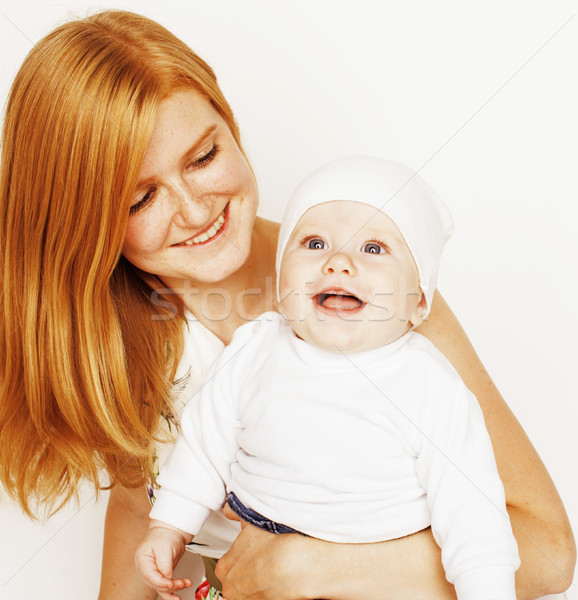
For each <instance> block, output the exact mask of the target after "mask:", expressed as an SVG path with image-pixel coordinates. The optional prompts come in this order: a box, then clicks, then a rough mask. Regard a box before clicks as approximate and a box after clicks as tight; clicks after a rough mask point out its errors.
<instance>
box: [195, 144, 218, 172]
mask: <svg viewBox="0 0 578 600" xmlns="http://www.w3.org/2000/svg"><path fill="white" fill-rule="evenodd" d="M219 150H220V147H219V146H217V144H214V145H213V147H212V148H211V149H210V150H209V151H208V152H207V153H206V154H204V155H203V156H201V157H200V158H196V159H195V160H193V161H192V162H190V163H189V164H188V165H187V167H188V168H190V169H201V168H203V167H204V166H206V165H208V164H209V163H210V162H211V161H212V160H213V159H214V158H215V156H217V153H218V152H219Z"/></svg>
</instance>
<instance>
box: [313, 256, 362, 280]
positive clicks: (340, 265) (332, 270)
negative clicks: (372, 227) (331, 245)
mask: <svg viewBox="0 0 578 600" xmlns="http://www.w3.org/2000/svg"><path fill="white" fill-rule="evenodd" d="M322 271H323V273H324V274H325V275H340V274H341V273H345V274H347V275H349V276H350V277H355V275H357V269H356V267H355V265H354V264H353V261H352V260H351V258H350V256H349V254H347V253H346V252H335V253H334V254H332V255H331V256H330V257H329V258H328V259H327V261H326V262H325V264H324V265H323V267H322Z"/></svg>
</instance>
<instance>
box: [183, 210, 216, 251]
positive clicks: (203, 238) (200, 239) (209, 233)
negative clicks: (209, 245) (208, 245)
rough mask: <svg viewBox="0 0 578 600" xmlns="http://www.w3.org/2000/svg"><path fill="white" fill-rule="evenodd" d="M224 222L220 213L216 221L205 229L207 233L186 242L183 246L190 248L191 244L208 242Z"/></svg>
mask: <svg viewBox="0 0 578 600" xmlns="http://www.w3.org/2000/svg"><path fill="white" fill-rule="evenodd" d="M224 222H225V216H224V215H223V214H222V213H221V214H220V215H219V217H218V219H217V220H216V221H215V222H214V223H213V224H212V225H211V227H210V229H207V231H205V232H203V233H201V235H198V236H196V237H194V238H191V239H190V240H187V241H186V242H185V246H192V245H193V244H200V243H201V242H206V241H207V240H210V239H211V238H212V237H213V236H214V235H215V234H216V233H217V231H219V229H221V227H222V226H223V223H224Z"/></svg>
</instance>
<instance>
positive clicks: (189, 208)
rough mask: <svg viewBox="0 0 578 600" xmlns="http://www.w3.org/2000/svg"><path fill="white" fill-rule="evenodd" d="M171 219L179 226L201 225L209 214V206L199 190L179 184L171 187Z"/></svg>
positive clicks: (205, 221)
mask: <svg viewBox="0 0 578 600" xmlns="http://www.w3.org/2000/svg"><path fill="white" fill-rule="evenodd" d="M172 195H173V210H174V216H173V220H174V222H175V224H176V225H178V226H179V227H201V226H202V225H205V224H206V223H207V219H209V218H210V216H211V207H210V206H209V203H208V202H207V200H206V198H205V197H204V196H203V194H202V193H200V191H199V190H194V189H192V187H191V186H185V185H179V186H174V188H173V194H172Z"/></svg>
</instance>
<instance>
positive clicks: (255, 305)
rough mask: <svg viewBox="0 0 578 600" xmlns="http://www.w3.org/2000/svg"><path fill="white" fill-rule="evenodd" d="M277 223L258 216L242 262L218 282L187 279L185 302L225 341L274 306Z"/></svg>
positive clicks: (198, 317)
mask: <svg viewBox="0 0 578 600" xmlns="http://www.w3.org/2000/svg"><path fill="white" fill-rule="evenodd" d="M278 233H279V225H278V224H277V223H273V222H272V221H266V220H264V219H261V218H257V220H256V222H255V226H254V229H253V236H252V240H251V251H250V254H249V257H248V258H247V260H246V261H245V263H244V264H243V266H242V267H241V268H240V269H238V270H237V271H235V273H233V274H231V275H230V276H229V277H227V278H226V279H223V280H221V281H218V282H211V283H207V282H198V281H190V282H186V285H185V286H184V288H185V289H187V288H189V289H190V293H185V294H184V297H183V300H184V302H185V306H186V307H187V308H188V309H189V310H190V311H191V312H192V313H193V314H194V315H195V317H196V318H197V319H198V320H199V321H200V322H201V323H202V324H203V325H205V326H206V327H207V328H208V329H210V330H211V331H212V332H213V333H214V334H215V335H216V336H217V337H219V338H220V339H221V340H222V341H223V342H224V343H225V344H228V343H229V342H230V341H231V338H232V336H233V333H234V331H235V329H237V327H239V326H240V325H242V324H243V323H246V322H247V321H251V320H253V319H254V318H255V317H257V316H258V315H260V314H261V313H263V312H265V311H268V310H274V301H275V297H276V288H275V252H276V246H277V236H278Z"/></svg>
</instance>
